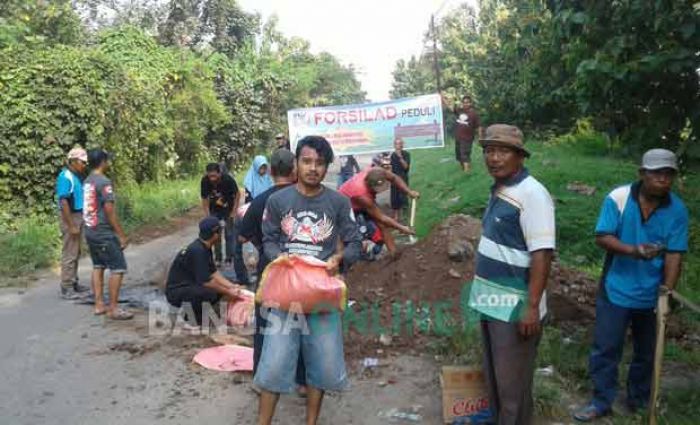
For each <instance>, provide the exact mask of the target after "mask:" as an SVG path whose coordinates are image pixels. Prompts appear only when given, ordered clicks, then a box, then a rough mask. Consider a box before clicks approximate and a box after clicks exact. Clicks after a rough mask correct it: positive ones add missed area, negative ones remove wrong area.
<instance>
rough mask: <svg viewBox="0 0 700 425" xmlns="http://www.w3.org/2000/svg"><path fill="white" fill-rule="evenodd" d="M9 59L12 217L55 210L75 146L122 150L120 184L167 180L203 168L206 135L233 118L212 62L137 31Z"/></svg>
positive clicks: (6, 175)
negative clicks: (58, 182)
mask: <svg viewBox="0 0 700 425" xmlns="http://www.w3.org/2000/svg"><path fill="white" fill-rule="evenodd" d="M2 56H3V57H4V59H7V60H2V61H1V62H2V63H1V64H0V108H2V109H3V111H4V113H3V114H2V116H0V147H2V149H1V150H0V163H2V164H3V166H2V167H0V202H2V203H3V204H4V205H5V208H6V209H8V210H10V211H14V212H18V211H21V210H24V211H26V210H27V209H29V210H31V211H43V212H48V211H50V210H51V208H53V203H52V202H47V201H48V200H51V199H52V198H53V196H52V192H53V185H54V179H55V176H56V173H57V172H58V170H59V169H60V167H61V164H62V163H63V161H64V155H65V153H66V152H67V151H68V150H69V149H70V148H72V147H73V146H75V145H82V146H84V147H87V148H92V147H104V148H106V149H107V150H109V151H110V152H112V153H114V154H115V158H116V159H115V161H114V175H115V176H116V178H115V180H116V181H118V182H119V183H120V184H123V185H130V184H134V183H141V182H145V181H152V180H155V181H157V180H162V179H165V178H170V177H176V176H178V175H184V174H188V173H191V172H192V171H194V170H193V169H192V167H193V166H194V165H197V164H199V163H200V162H201V160H200V159H203V158H207V157H209V152H208V150H207V149H206V148H205V146H204V144H203V143H202V141H203V139H204V137H205V136H206V134H207V133H208V132H209V131H211V129H213V128H216V127H217V126H219V125H221V124H223V123H224V122H225V121H226V120H227V111H226V109H225V107H224V105H223V104H222V103H221V102H220V101H219V100H218V99H217V95H216V92H215V91H214V86H213V82H212V79H213V76H212V73H211V72H210V71H209V69H208V67H207V66H206V65H205V64H204V62H202V61H201V60H200V59H198V58H196V57H195V56H194V55H193V53H190V52H187V51H178V52H176V51H174V50H172V49H169V48H165V47H162V46H159V45H157V44H156V43H155V41H154V40H153V39H152V38H151V37H149V36H147V35H145V34H143V33H142V32H141V31H140V30H137V29H134V28H129V27H127V28H123V29H118V30H113V31H109V32H106V33H104V34H103V35H102V36H101V37H100V41H99V44H98V45H97V46H95V47H69V46H57V47H52V48H42V49H37V50H32V49H26V48H25V47H23V46H19V45H16V46H12V47H9V48H7V49H5V50H3V51H2ZM10 57H12V58H13V59H14V60H9V58H10ZM28 158H31V160H29V161H28V160H27V159H28Z"/></svg>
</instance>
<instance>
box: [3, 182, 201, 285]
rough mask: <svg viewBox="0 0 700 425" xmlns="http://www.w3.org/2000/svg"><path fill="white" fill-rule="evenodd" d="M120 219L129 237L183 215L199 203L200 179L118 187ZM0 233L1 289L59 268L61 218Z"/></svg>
mask: <svg viewBox="0 0 700 425" xmlns="http://www.w3.org/2000/svg"><path fill="white" fill-rule="evenodd" d="M116 189H117V208H118V212H119V218H120V220H121V221H122V225H123V226H124V228H125V231H126V232H127V233H129V232H131V231H133V230H135V229H137V228H138V227H139V226H143V225H146V224H152V223H157V222H160V221H163V220H167V219H168V218H170V217H173V216H176V215H179V214H182V213H183V212H185V211H187V209H189V208H191V207H193V206H195V205H197V204H198V202H199V178H190V179H181V180H172V181H168V182H162V183H146V184H143V185H140V186H132V187H124V188H120V187H117V188H116ZM9 227H10V226H5V228H3V230H0V275H1V276H3V278H1V279H0V286H2V285H7V284H9V283H10V282H12V278H15V277H17V276H21V275H24V274H27V273H30V272H32V271H35V270H37V269H40V268H44V267H49V266H51V265H53V264H55V262H56V261H58V259H59V257H60V250H61V248H60V241H61V236H60V232H59V229H58V216H57V215H56V216H53V215H51V216H47V215H43V216H39V215H31V216H28V217H22V218H18V219H16V220H14V221H13V223H12V226H11V227H12V228H11V229H10V228H9Z"/></svg>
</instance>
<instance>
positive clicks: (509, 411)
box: [481, 320, 542, 425]
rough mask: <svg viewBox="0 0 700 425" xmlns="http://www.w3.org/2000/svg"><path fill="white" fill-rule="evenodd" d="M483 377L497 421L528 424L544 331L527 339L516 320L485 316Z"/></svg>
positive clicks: (520, 424) (505, 423) (499, 422)
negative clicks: (536, 367)
mask: <svg viewBox="0 0 700 425" xmlns="http://www.w3.org/2000/svg"><path fill="white" fill-rule="evenodd" d="M481 336H482V339H483V342H484V377H485V378H486V386H487V388H488V392H489V405H490V408H491V411H492V412H493V414H494V416H495V417H496V418H497V424H498V425H529V424H531V423H532V417H533V413H534V402H533V400H532V380H533V376H534V372H535V357H537V346H538V344H539V342H540V338H541V336H542V334H539V335H537V336H533V337H530V338H528V339H524V338H523V337H521V336H520V333H519V332H518V324H517V323H508V322H501V321H499V320H483V321H482V322H481Z"/></svg>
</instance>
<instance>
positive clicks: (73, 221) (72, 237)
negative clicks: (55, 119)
mask: <svg viewBox="0 0 700 425" xmlns="http://www.w3.org/2000/svg"><path fill="white" fill-rule="evenodd" d="M86 165H87V152H85V149H82V148H74V149H71V151H70V152H68V165H67V166H66V167H65V168H63V170H61V172H60V173H59V174H58V177H57V178H56V199H57V200H58V211H59V216H60V218H59V227H60V229H61V236H62V239H63V248H62V251H61V297H62V298H64V299H68V300H74V299H77V298H78V297H79V293H82V292H87V291H89V290H90V288H89V287H87V286H83V285H80V284H79V283H78V259H79V258H80V239H81V236H82V233H83V175H84V173H85V167H86Z"/></svg>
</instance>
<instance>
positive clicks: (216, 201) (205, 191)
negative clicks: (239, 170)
mask: <svg viewBox="0 0 700 425" xmlns="http://www.w3.org/2000/svg"><path fill="white" fill-rule="evenodd" d="M237 194H238V185H237V184H236V180H234V179H233V177H231V176H230V175H228V174H222V175H221V180H219V183H218V184H216V185H213V184H212V183H211V182H210V181H209V179H208V178H207V176H204V177H202V182H201V197H202V199H209V213H210V214H211V215H214V216H216V217H218V218H220V219H226V218H228V217H229V216H230V215H231V210H232V209H233V205H234V204H235V201H236V195H237Z"/></svg>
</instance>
